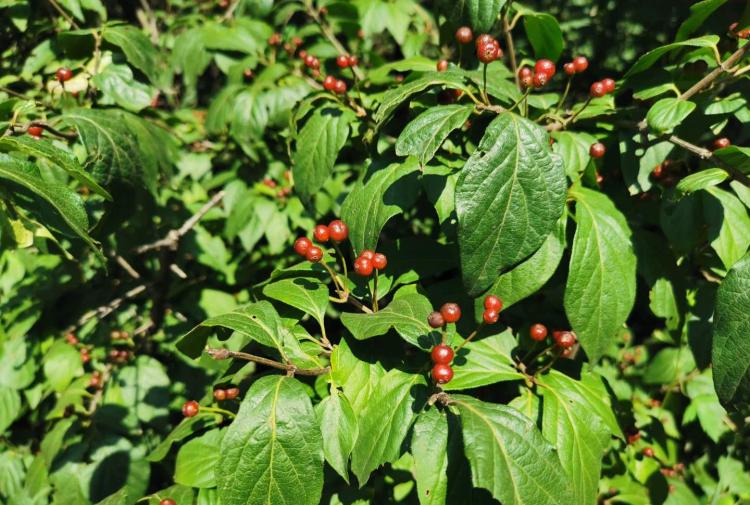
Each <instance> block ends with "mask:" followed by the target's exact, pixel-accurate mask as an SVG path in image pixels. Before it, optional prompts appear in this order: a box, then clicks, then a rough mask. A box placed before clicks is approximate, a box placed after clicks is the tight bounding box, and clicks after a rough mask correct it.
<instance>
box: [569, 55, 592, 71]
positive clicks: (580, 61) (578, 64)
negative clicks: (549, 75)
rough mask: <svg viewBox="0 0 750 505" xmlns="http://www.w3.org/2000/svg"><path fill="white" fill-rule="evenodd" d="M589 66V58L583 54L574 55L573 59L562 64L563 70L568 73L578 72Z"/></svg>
mask: <svg viewBox="0 0 750 505" xmlns="http://www.w3.org/2000/svg"><path fill="white" fill-rule="evenodd" d="M587 68H589V60H587V59H586V57H585V56H576V57H575V58H573V61H569V62H568V63H565V64H564V65H563V70H564V71H565V73H566V74H568V75H575V74H580V73H583V72H585V71H586V69H587Z"/></svg>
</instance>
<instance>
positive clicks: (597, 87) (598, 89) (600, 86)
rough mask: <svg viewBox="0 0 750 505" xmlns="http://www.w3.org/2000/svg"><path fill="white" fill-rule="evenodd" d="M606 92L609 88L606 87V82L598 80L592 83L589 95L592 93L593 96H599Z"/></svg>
mask: <svg viewBox="0 0 750 505" xmlns="http://www.w3.org/2000/svg"><path fill="white" fill-rule="evenodd" d="M606 94H607V89H606V88H605V87H604V83H602V82H601V81H596V82H595V83H593V84H591V88H590V89H589V95H591V97H592V98H599V97H602V96H604V95H606Z"/></svg>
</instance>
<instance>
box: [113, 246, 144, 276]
mask: <svg viewBox="0 0 750 505" xmlns="http://www.w3.org/2000/svg"><path fill="white" fill-rule="evenodd" d="M112 257H113V258H114V259H115V261H116V262H117V264H118V265H120V266H121V267H122V269H123V270H125V271H126V272H127V273H128V275H130V276H131V277H132V278H133V279H140V278H141V274H139V273H138V271H137V270H136V269H135V268H133V265H131V264H130V263H128V260H126V259H125V258H123V257H122V256H120V255H119V254H117V253H115V252H113V253H112Z"/></svg>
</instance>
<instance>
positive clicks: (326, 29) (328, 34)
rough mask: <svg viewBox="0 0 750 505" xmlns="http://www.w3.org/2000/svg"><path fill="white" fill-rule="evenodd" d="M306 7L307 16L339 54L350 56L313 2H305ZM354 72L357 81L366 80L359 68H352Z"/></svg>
mask: <svg viewBox="0 0 750 505" xmlns="http://www.w3.org/2000/svg"><path fill="white" fill-rule="evenodd" d="M305 7H306V8H307V14H308V15H309V16H310V17H311V18H313V20H314V21H315V22H316V23H317V24H318V26H319V27H320V31H321V32H322V33H323V36H325V38H327V39H328V42H330V43H331V45H332V46H333V47H335V48H336V50H337V51H338V52H339V54H349V51H347V50H346V48H345V47H344V46H343V45H341V42H339V40H338V39H337V38H336V35H335V34H334V33H333V31H332V30H331V27H330V26H328V23H326V22H325V21H324V20H323V19H322V18H321V17H320V14H319V13H318V11H316V10H315V8H314V7H313V6H312V4H311V2H305ZM352 71H353V72H354V75H356V76H357V79H359V80H360V81H362V80H364V78H365V74H363V73H362V71H361V70H360V69H359V67H357V66H354V67H352Z"/></svg>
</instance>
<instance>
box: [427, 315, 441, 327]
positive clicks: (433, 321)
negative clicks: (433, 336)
mask: <svg viewBox="0 0 750 505" xmlns="http://www.w3.org/2000/svg"><path fill="white" fill-rule="evenodd" d="M427 324H429V325H430V327H431V328H441V327H443V326H445V318H443V315H442V314H441V313H440V312H438V311H433V312H430V315H429V316H427Z"/></svg>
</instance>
